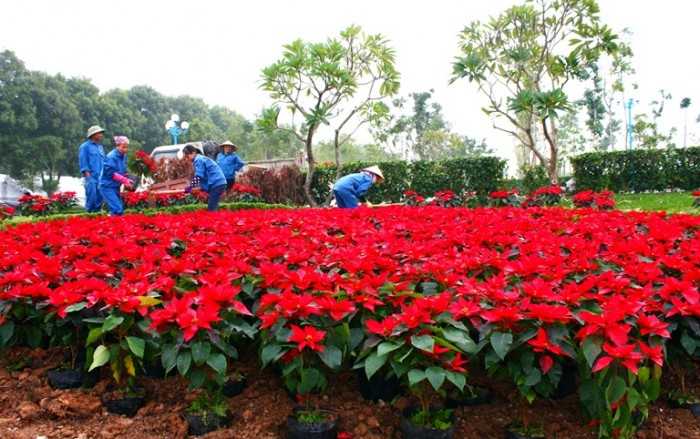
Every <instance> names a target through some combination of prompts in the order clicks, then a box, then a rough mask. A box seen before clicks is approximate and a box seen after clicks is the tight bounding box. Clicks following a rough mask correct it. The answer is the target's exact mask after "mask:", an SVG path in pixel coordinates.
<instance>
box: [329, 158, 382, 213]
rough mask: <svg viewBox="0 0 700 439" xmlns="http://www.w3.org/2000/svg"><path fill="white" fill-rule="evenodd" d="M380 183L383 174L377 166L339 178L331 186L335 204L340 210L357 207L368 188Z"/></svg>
mask: <svg viewBox="0 0 700 439" xmlns="http://www.w3.org/2000/svg"><path fill="white" fill-rule="evenodd" d="M382 181H384V174H382V170H381V169H379V167H378V166H370V167H369V168H365V169H363V170H362V171H360V172H358V173H355V174H348V175H346V176H344V177H341V178H340V179H339V180H338V181H336V182H335V184H334V185H333V195H334V196H335V202H336V204H337V205H338V207H342V208H354V207H357V206H358V204H359V203H360V201H362V200H363V199H364V196H365V194H366V193H367V191H368V190H369V188H370V187H372V185H374V184H379V183H381V182H382Z"/></svg>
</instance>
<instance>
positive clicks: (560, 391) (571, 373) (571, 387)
mask: <svg viewBox="0 0 700 439" xmlns="http://www.w3.org/2000/svg"><path fill="white" fill-rule="evenodd" d="M577 379H578V367H577V366H576V363H575V362H573V361H571V362H566V363H564V364H563V367H562V375H561V379H560V380H559V385H558V386H557V388H556V389H555V390H554V392H553V393H552V396H551V399H554V400H558V399H563V398H566V397H567V396H569V395H573V394H574V393H576V388H577V382H576V380H577Z"/></svg>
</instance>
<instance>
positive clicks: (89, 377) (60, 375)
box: [46, 369, 98, 389]
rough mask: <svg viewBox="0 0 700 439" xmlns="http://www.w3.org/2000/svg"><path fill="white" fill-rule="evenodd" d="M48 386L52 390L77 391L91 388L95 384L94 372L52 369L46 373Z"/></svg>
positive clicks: (95, 374) (96, 376)
mask: <svg viewBox="0 0 700 439" xmlns="http://www.w3.org/2000/svg"><path fill="white" fill-rule="evenodd" d="M46 376H47V377H48V379H49V385H50V386H51V387H53V388H54V389H77V388H78V387H93V386H94V385H95V384H96V383H97V378H98V375H97V373H95V372H91V373H87V372H85V371H83V370H81V369H53V370H50V371H48V372H47V373H46Z"/></svg>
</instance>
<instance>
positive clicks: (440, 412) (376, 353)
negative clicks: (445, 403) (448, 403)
mask: <svg viewBox="0 0 700 439" xmlns="http://www.w3.org/2000/svg"><path fill="white" fill-rule="evenodd" d="M449 305H450V297H449V296H448V295H446V294H431V295H427V296H422V295H418V294H416V295H414V299H413V300H410V301H406V302H404V303H403V304H402V306H401V307H400V309H398V310H397V311H396V312H395V313H393V314H391V315H388V316H387V317H385V318H384V319H382V320H381V321H378V320H368V321H367V322H366V325H367V328H368V332H370V333H373V334H375V336H376V337H373V338H370V339H368V340H367V342H366V343H365V351H364V352H363V353H362V354H361V356H360V359H359V362H358V365H361V366H362V367H363V368H364V371H365V373H366V374H367V376H368V378H371V377H372V376H373V375H374V374H375V373H378V371H380V370H381V369H383V368H385V367H390V368H391V370H393V372H394V373H395V374H396V376H398V377H399V378H400V379H401V381H402V382H403V383H404V384H405V385H406V387H407V388H408V390H409V392H410V393H411V394H412V395H413V396H414V397H415V398H416V399H417V401H418V402H419V404H418V405H417V406H413V407H409V408H407V409H406V410H405V411H404V413H402V420H401V430H402V432H403V434H404V437H406V438H419V437H427V436H429V437H439V438H451V437H452V436H453V434H454V417H453V412H452V410H451V409H448V408H445V407H441V406H435V405H432V404H431V402H432V401H433V400H434V398H435V397H436V396H437V397H439V398H441V399H445V398H446V397H447V392H448V391H449V390H450V388H454V389H456V390H457V391H459V392H462V391H463V390H464V388H465V385H466V363H467V355H472V354H476V353H477V352H478V350H479V347H478V345H477V344H476V343H475V342H474V341H473V340H472V339H471V338H470V336H469V330H468V329H467V327H466V326H464V325H463V324H462V323H460V322H458V321H456V320H455V319H454V318H453V317H452V315H451V313H450V310H449Z"/></svg>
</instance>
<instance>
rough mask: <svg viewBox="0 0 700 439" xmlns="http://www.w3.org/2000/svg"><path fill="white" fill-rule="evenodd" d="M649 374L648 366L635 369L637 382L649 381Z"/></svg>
mask: <svg viewBox="0 0 700 439" xmlns="http://www.w3.org/2000/svg"><path fill="white" fill-rule="evenodd" d="M650 374H651V369H649V368H648V367H646V366H645V367H640V368H639V371H637V378H639V382H640V383H642V384H646V383H647V381H649V376H650Z"/></svg>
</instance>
